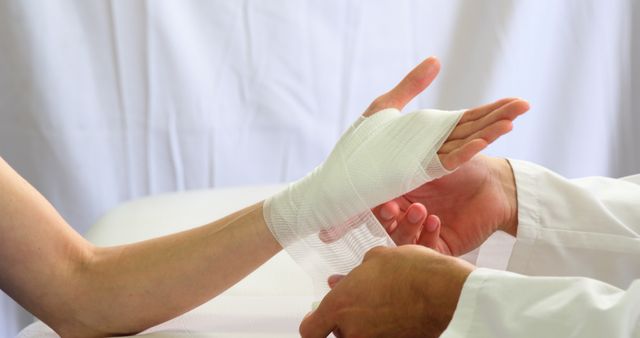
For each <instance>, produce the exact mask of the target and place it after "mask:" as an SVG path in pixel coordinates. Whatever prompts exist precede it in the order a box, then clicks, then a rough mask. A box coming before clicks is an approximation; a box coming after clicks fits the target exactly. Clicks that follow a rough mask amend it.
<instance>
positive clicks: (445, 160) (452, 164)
mask: <svg viewBox="0 0 640 338" xmlns="http://www.w3.org/2000/svg"><path fill="white" fill-rule="evenodd" d="M488 145H489V143H487V141H485V140H483V139H475V140H471V141H469V142H468V143H466V144H464V145H462V146H461V147H459V148H457V149H455V150H453V151H451V152H450V153H448V154H438V156H439V157H440V162H441V163H442V166H443V167H445V168H446V169H447V170H454V169H456V168H457V167H459V166H461V165H462V164H463V163H466V162H467V161H469V160H471V159H472V158H473V157H474V156H475V155H477V154H478V153H479V152H481V151H482V149H484V148H486V147H487V146H488Z"/></svg>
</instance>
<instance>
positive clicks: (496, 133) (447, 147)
mask: <svg viewBox="0 0 640 338" xmlns="http://www.w3.org/2000/svg"><path fill="white" fill-rule="evenodd" d="M511 129H513V123H512V122H511V121H509V120H500V121H497V122H494V123H493V124H491V125H490V126H487V127H485V128H483V129H481V130H480V131H477V132H476V133H474V134H473V135H471V136H469V137H467V138H466V139H461V140H453V141H448V142H446V143H445V144H443V145H442V147H440V149H439V150H438V153H440V154H447V153H450V152H452V151H454V150H456V149H458V148H460V147H462V146H463V145H465V144H467V143H468V142H469V141H471V140H474V139H483V140H485V141H486V142H487V143H491V142H493V141H495V140H496V139H497V138H498V137H500V136H502V135H504V134H506V133H508V132H510V131H511Z"/></svg>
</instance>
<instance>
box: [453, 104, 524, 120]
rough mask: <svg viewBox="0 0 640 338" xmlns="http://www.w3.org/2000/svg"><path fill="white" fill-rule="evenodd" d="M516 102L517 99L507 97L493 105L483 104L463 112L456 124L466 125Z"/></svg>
mask: <svg viewBox="0 0 640 338" xmlns="http://www.w3.org/2000/svg"><path fill="white" fill-rule="evenodd" d="M515 100H518V98H515V97H507V98H504V99H500V100H498V101H496V102H493V103H489V104H485V105H482V106H480V107H476V108H471V109H469V110H467V111H466V112H464V114H463V115H462V117H461V118H460V122H458V124H461V123H467V122H470V121H475V120H477V119H479V118H482V117H483V116H485V115H487V114H489V113H490V112H492V111H494V110H496V109H499V108H500V107H502V106H504V105H506V104H508V103H510V102H512V101H515Z"/></svg>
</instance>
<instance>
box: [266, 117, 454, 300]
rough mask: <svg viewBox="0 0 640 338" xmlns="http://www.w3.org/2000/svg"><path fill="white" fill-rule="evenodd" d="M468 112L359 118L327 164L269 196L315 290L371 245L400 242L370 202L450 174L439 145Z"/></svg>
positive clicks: (269, 210)
mask: <svg viewBox="0 0 640 338" xmlns="http://www.w3.org/2000/svg"><path fill="white" fill-rule="evenodd" d="M462 112H463V111H455V112H451V111H441V110H419V111H415V112H411V113H408V114H404V115H401V114H400V112H399V111H398V110H397V109H385V110H382V111H379V112H377V113H376V114H374V115H372V116H370V117H366V118H365V117H360V119H358V120H357V121H356V122H355V123H354V124H353V125H352V126H351V127H350V128H349V129H348V130H347V131H346V132H345V134H344V135H343V136H342V137H341V138H340V140H339V141H338V143H337V145H336V147H335V148H334V149H333V151H332V152H331V154H330V155H329V157H328V158H327V160H326V161H325V162H324V163H322V164H321V165H320V166H318V167H317V168H316V169H315V170H313V171H312V172H311V173H310V174H308V175H307V176H306V177H304V178H302V179H301V180H299V181H296V182H294V183H291V184H290V185H289V186H288V187H287V188H286V189H285V190H283V191H281V192H279V193H278V194H276V195H274V196H272V197H271V198H269V199H267V200H266V201H265V203H264V217H265V221H266V223H267V225H268V226H269V229H270V230H271V232H272V233H273V235H274V236H275V238H276V239H277V240H278V242H279V243H280V244H281V245H282V247H283V248H284V249H285V250H287V252H288V253H289V254H290V255H291V257H292V258H293V259H294V260H295V261H296V262H297V263H298V264H299V265H300V266H301V267H302V268H303V269H305V271H306V272H307V273H308V274H309V275H310V276H311V277H312V279H313V281H314V284H315V285H314V287H315V290H316V293H317V295H316V296H318V297H322V296H324V294H325V293H326V292H327V291H328V286H327V277H328V276H330V275H332V274H346V273H348V272H349V271H351V269H353V268H354V267H356V266H357V265H359V264H360V263H361V262H362V259H363V257H364V254H365V253H366V252H367V251H368V250H369V249H371V248H373V247H376V246H381V245H383V246H395V244H394V243H393V241H392V240H391V238H390V237H389V236H388V235H387V233H386V231H385V229H384V228H383V227H382V225H381V224H380V223H379V222H378V220H377V219H376V218H375V216H374V215H373V213H372V212H371V209H372V208H373V207H375V206H377V205H379V204H381V203H384V202H387V201H389V200H391V199H393V198H395V197H398V196H400V195H402V194H404V193H407V192H409V191H411V190H413V189H415V188H417V187H419V186H420V185H422V184H424V183H426V182H428V181H430V180H433V179H435V178H438V177H441V176H443V175H445V174H447V173H448V171H447V170H446V169H445V168H444V167H443V166H442V165H441V163H440V161H439V159H438V156H437V150H438V149H439V148H440V146H441V145H442V143H443V142H444V141H445V140H446V138H447V137H448V135H449V134H450V133H451V131H452V130H453V128H454V127H455V125H456V124H457V122H458V121H459V119H460V117H461V116H462Z"/></svg>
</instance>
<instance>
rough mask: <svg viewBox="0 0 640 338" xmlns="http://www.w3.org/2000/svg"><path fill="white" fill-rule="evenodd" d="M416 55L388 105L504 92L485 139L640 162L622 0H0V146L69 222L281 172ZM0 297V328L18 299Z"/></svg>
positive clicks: (573, 169)
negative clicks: (425, 83)
mask: <svg viewBox="0 0 640 338" xmlns="http://www.w3.org/2000/svg"><path fill="white" fill-rule="evenodd" d="M429 55H437V56H439V57H440V59H441V62H442V64H443V70H442V72H441V75H440V77H439V78H438V79H437V80H436V82H435V83H434V84H433V85H432V87H431V88H430V89H428V90H427V92H425V93H424V94H423V95H422V96H421V97H420V98H419V99H418V100H416V101H415V103H414V104H412V105H411V106H409V107H408V109H413V108H417V107H434V108H444V109H455V108H463V107H469V106H475V105H478V104H481V103H485V102H488V101H492V100H495V99H497V98H500V97H504V96H520V97H523V98H526V99H528V100H529V101H530V103H531V106H532V110H531V111H530V112H529V113H528V114H527V116H525V117H522V118H521V119H519V120H518V121H517V123H516V127H515V129H514V131H513V132H512V133H511V134H510V135H509V136H507V137H505V138H503V139H502V140H501V141H499V142H498V143H497V144H495V145H493V146H492V147H491V149H490V150H489V151H488V152H489V153H490V154H494V155H500V156H509V157H515V158H520V159H525V160H530V161H534V162H537V163H540V164H542V165H545V166H547V167H550V168H551V169H553V170H556V171H558V172H560V173H562V174H564V175H567V176H571V177H575V176H586V175H609V176H621V175H626V174H632V173H637V172H640V150H639V148H638V145H639V141H640V136H638V135H639V133H638V132H639V130H640V115H639V114H640V112H639V111H638V108H637V107H639V106H640V99H639V96H640V61H639V60H640V2H638V1H633V0H617V1H616V0H611V1H601V0H572V1H569V0H567V1H558V0H545V1H524V0H523V1H516V0H512V1H509V0H503V1H497V0H485V1H476V0H473V1H472V0H468V1H437V0H433V1H424V0H377V1H365V0H360V1H358V0H349V1H345V0H323V1H299V0H271V1H258V0H256V1H249V0H246V1H229V0H227V1H224V0H220V1H196V0H192V1H188V0H182V1H168V0H167V1H162V0H158V1H104V0H100V1H98V0H96V1H82V0H77V1H71V0H66V1H54V0H50V1H37V0H0V156H2V157H3V158H4V159H5V160H7V161H8V162H9V163H10V164H11V165H12V166H13V167H14V168H15V169H16V170H18V171H19V172H20V173H21V174H22V175H23V176H24V177H25V178H26V179H27V180H29V181H30V182H31V183H32V184H33V185H34V186H35V187H36V188H37V189H39V190H40V191H41V192H42V193H43V194H44V195H45V196H46V197H47V198H48V199H49V200H50V201H52V203H53V204H54V205H55V206H56V207H57V208H58V210H59V211H60V212H61V213H62V215H63V216H64V217H65V218H66V219H67V220H68V221H69V222H70V223H71V224H72V225H73V226H74V227H75V228H76V229H77V230H78V231H80V232H83V231H85V230H86V229H87V228H88V227H89V226H90V225H91V224H92V222H94V221H95V220H96V219H97V218H98V217H99V216H100V215H101V214H103V213H104V212H105V211H107V210H108V209H110V208H112V207H114V206H116V205H117V204H119V203H121V202H123V201H126V200H129V199H132V198H136V197H140V196H144V195H148V194H158V193H162V192H169V191H176V190H186V189H203V188H211V187H222V186H236V185H251V184H262V183H273V182H283V181H290V180H294V179H296V178H299V177H301V176H302V175H304V174H305V173H306V172H308V171H310V170H311V169H312V168H313V167H314V166H316V165H317V164H318V163H319V162H320V161H321V160H322V159H323V158H324V157H325V156H326V155H327V154H328V152H329V151H330V150H331V148H332V146H333V144H334V143H335V141H336V140H337V138H338V137H339V135H340V134H341V132H342V131H343V130H344V129H345V128H346V127H347V126H348V125H349V124H350V123H351V121H353V120H354V119H355V118H356V117H357V115H358V114H360V113H361V112H362V111H363V110H364V108H365V107H366V106H367V105H368V104H369V102H370V101H371V100H372V99H373V98H375V97H376V96H377V95H379V94H381V93H383V92H384V91H386V90H388V89H389V88H390V87H391V86H393V85H394V84H395V83H396V82H397V81H398V80H399V79H400V78H401V77H402V76H403V75H404V74H405V73H406V72H407V71H409V70H410V69H411V68H412V67H413V66H414V65H416V64H417V63H418V62H420V61H421V60H422V59H423V58H425V57H427V56H429ZM211 207H212V208H215V206H211ZM0 217H2V215H0ZM0 236H1V235H0ZM0 273H2V272H0ZM3 297H4V298H2V299H1V300H0V305H1V306H0V309H1V311H2V312H1V313H0V336H3V337H8V336H12V335H14V334H15V333H16V332H17V330H19V329H20V328H21V327H22V326H24V325H25V324H26V323H25V321H28V320H29V318H28V316H25V315H24V314H20V313H19V312H16V311H17V309H18V307H17V306H15V305H14V304H13V303H12V302H11V301H10V300H9V299H8V298H7V297H6V296H4V295H3Z"/></svg>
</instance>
